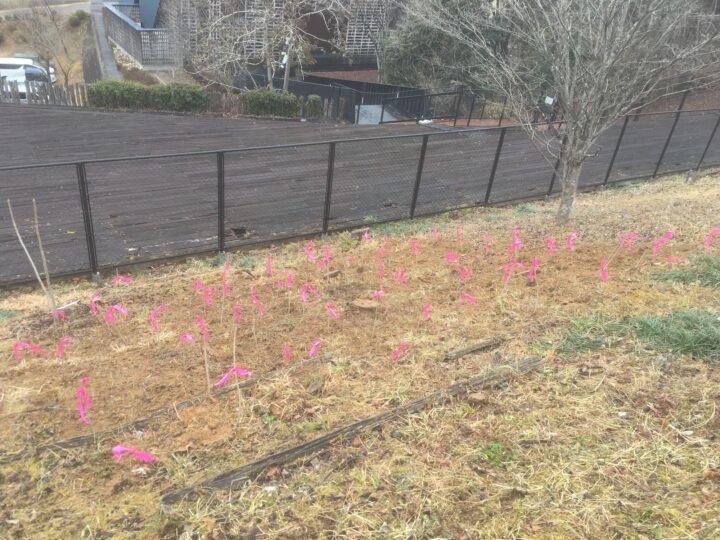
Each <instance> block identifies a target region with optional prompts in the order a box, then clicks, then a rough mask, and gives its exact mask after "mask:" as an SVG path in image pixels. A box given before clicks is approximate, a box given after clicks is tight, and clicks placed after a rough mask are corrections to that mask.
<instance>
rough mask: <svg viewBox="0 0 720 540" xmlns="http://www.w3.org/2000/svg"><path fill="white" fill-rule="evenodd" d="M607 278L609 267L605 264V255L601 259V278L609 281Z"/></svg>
mask: <svg viewBox="0 0 720 540" xmlns="http://www.w3.org/2000/svg"><path fill="white" fill-rule="evenodd" d="M607 278H608V275H607V267H606V264H605V257H603V258H602V259H600V280H601V281H607Z"/></svg>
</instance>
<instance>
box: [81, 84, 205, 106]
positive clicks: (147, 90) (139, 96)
mask: <svg viewBox="0 0 720 540" xmlns="http://www.w3.org/2000/svg"><path fill="white" fill-rule="evenodd" d="M88 102H89V104H90V106H92V107H100V108H103V109H130V110H141V111H172V112H206V111H207V108H208V95H207V92H206V91H205V90H204V89H203V88H201V87H199V86H195V85H191V84H180V83H170V84H167V85H155V86H145V85H142V84H138V83H135V82H126V81H98V82H96V83H93V84H91V85H89V86H88Z"/></svg>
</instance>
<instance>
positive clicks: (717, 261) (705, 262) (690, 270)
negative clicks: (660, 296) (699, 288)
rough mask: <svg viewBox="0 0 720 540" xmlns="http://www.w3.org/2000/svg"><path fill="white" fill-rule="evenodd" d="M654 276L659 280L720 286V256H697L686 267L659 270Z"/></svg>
mask: <svg viewBox="0 0 720 540" xmlns="http://www.w3.org/2000/svg"><path fill="white" fill-rule="evenodd" d="M654 277H655V279H657V280H658V281H669V282H672V283H685V284H688V283H699V284H700V285H703V286H705V287H720V257H708V256H703V257H697V258H695V259H693V261H692V264H691V265H690V266H688V267H686V268H680V269H677V270H665V271H663V272H657V273H655V274H654Z"/></svg>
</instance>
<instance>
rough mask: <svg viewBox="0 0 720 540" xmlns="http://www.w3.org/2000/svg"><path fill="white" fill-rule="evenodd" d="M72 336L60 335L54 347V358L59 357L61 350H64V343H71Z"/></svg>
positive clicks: (61, 353)
mask: <svg viewBox="0 0 720 540" xmlns="http://www.w3.org/2000/svg"><path fill="white" fill-rule="evenodd" d="M72 340H73V339H72V338H71V337H69V336H65V337H61V338H60V340H59V341H58V342H57V346H56V347H55V358H58V359H59V358H61V357H62V355H63V351H64V350H65V345H68V344H70V343H72Z"/></svg>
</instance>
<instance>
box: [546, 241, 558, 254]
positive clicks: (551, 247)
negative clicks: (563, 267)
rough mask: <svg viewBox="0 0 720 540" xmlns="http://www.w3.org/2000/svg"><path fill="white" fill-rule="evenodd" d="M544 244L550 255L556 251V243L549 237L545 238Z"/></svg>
mask: <svg viewBox="0 0 720 540" xmlns="http://www.w3.org/2000/svg"><path fill="white" fill-rule="evenodd" d="M545 245H546V246H547V247H548V255H552V254H553V253H555V252H556V251H557V244H555V242H553V240H552V239H551V238H546V239H545Z"/></svg>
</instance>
